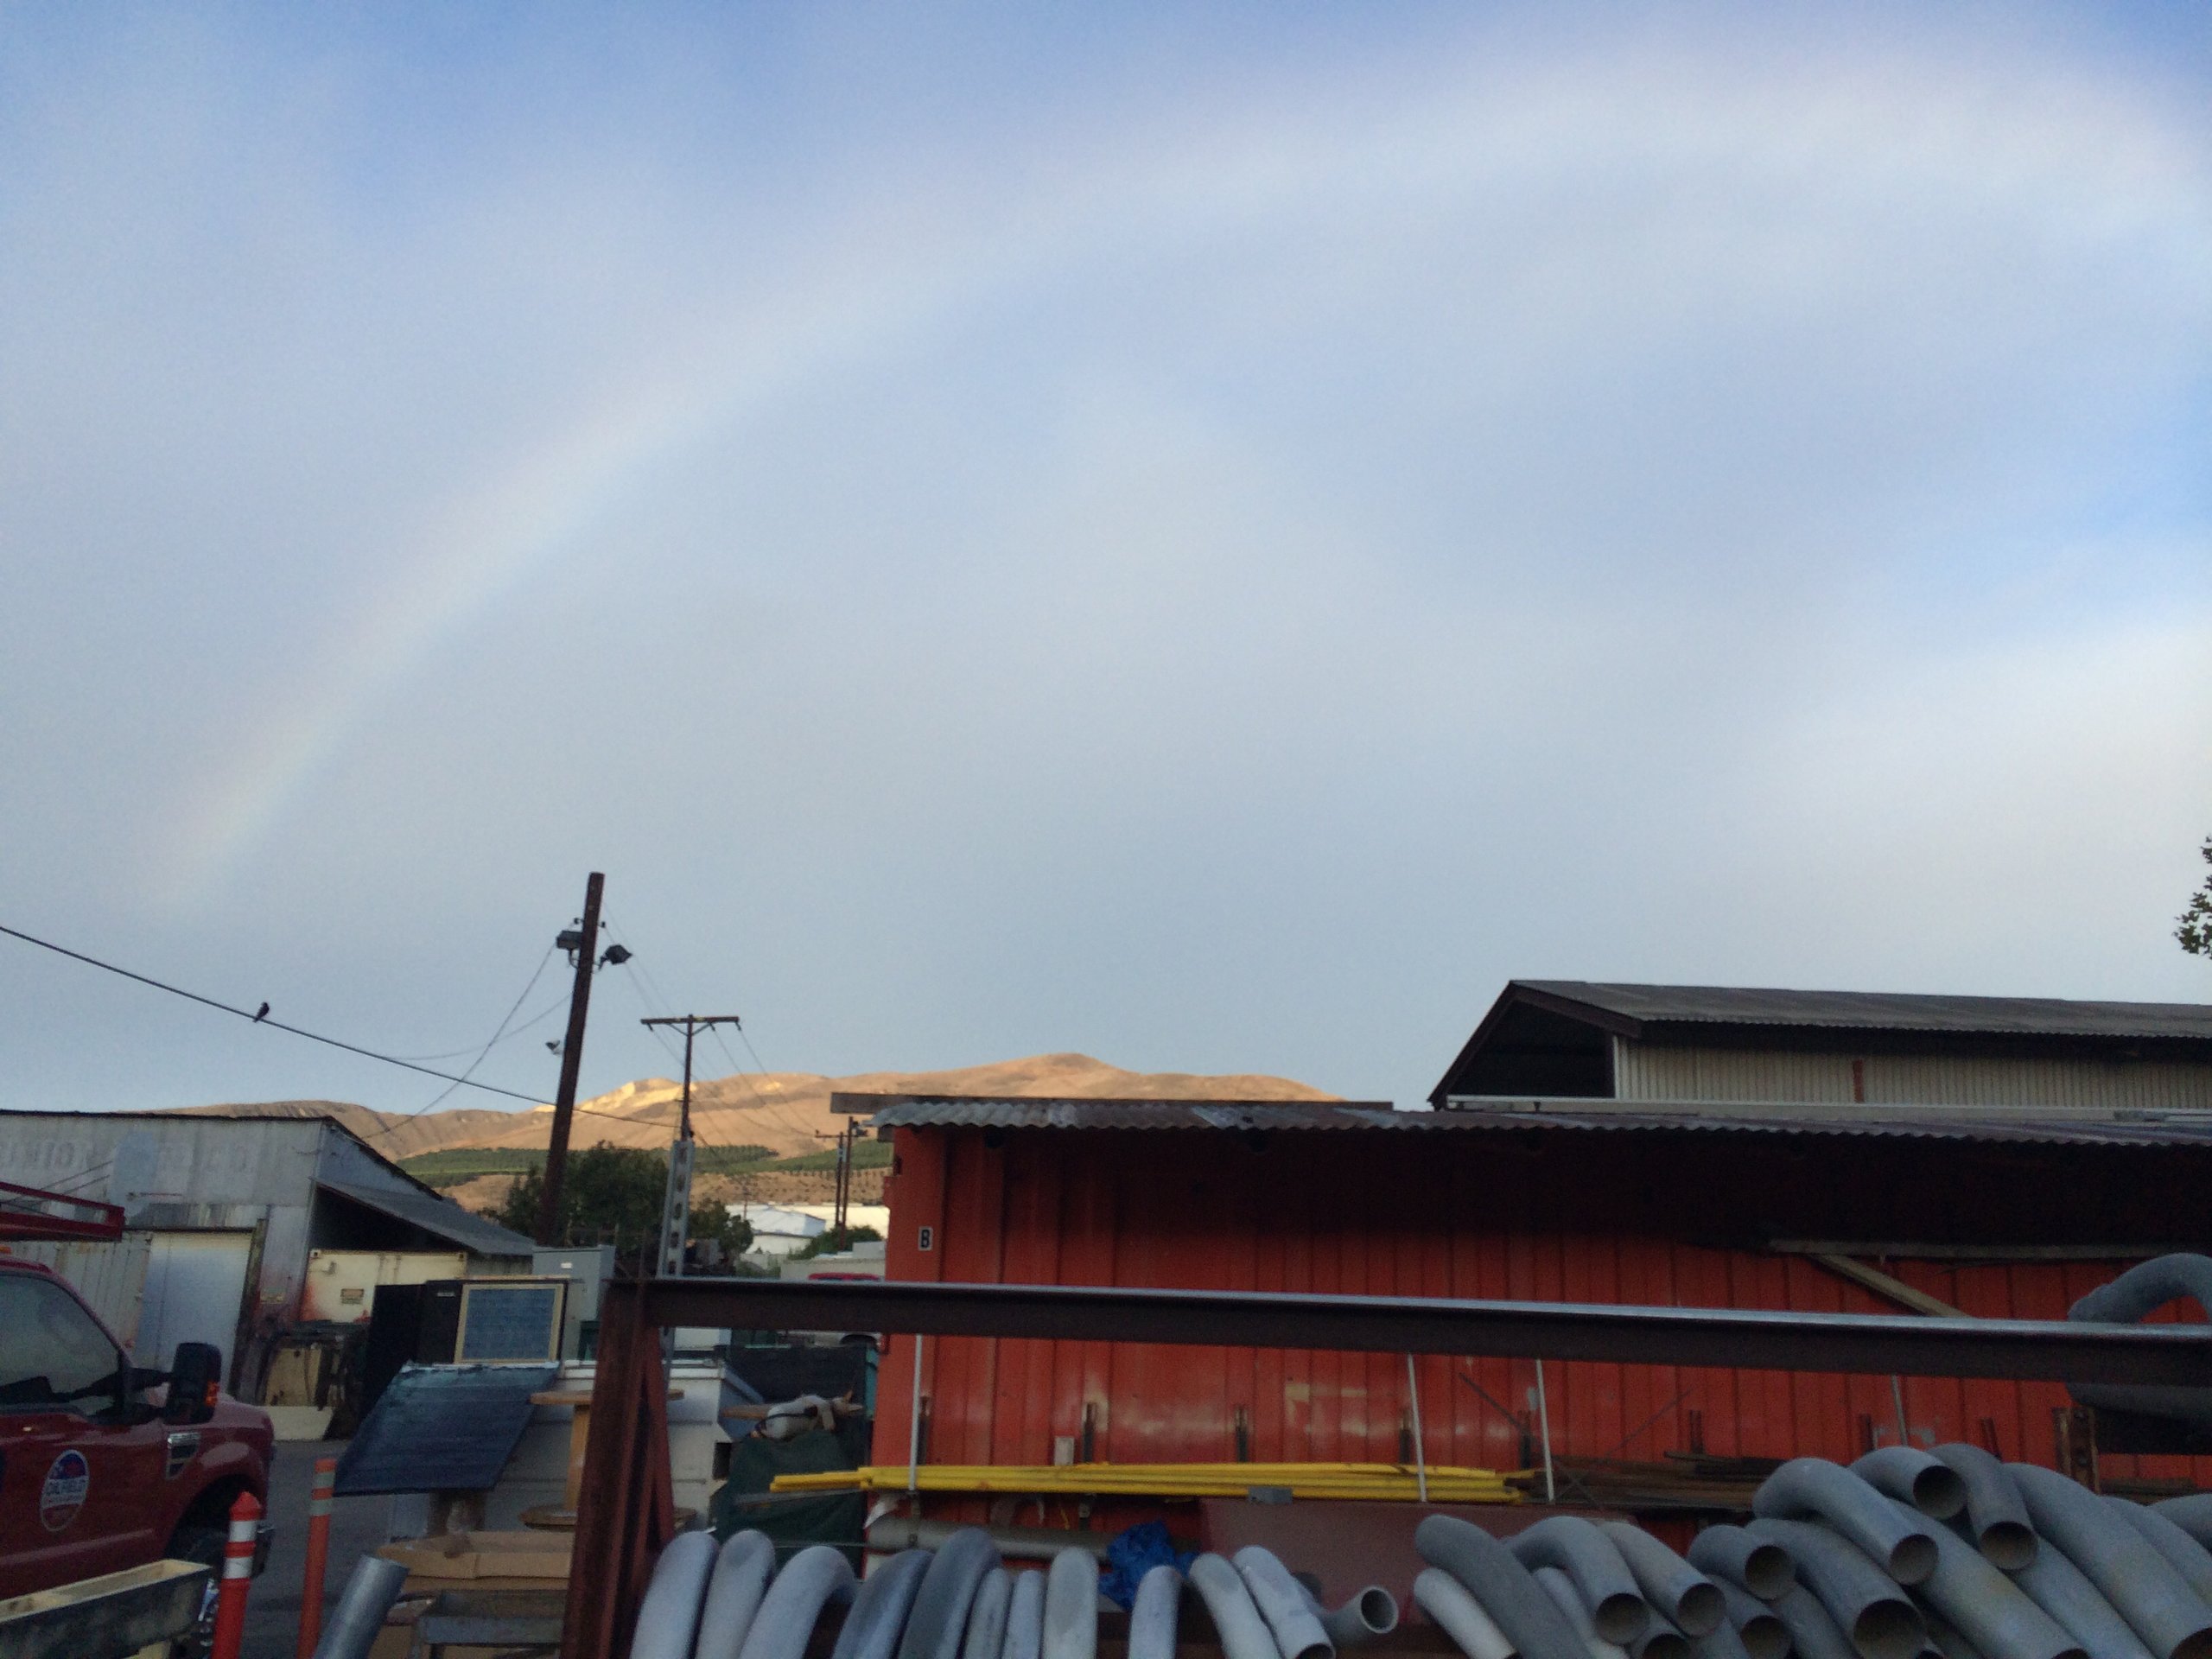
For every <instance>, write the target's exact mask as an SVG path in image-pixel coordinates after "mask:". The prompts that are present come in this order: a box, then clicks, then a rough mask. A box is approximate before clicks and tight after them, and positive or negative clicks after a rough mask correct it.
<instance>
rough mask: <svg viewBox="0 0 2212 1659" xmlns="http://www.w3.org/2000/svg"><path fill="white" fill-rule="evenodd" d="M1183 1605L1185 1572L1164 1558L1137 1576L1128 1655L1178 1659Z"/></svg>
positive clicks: (1134, 1658) (1139, 1658)
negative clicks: (1177, 1638) (1178, 1621)
mask: <svg viewBox="0 0 2212 1659" xmlns="http://www.w3.org/2000/svg"><path fill="white" fill-rule="evenodd" d="M1182 1605H1183V1575H1182V1574H1181V1573H1178V1572H1177V1571H1176V1570H1175V1569H1174V1568H1173V1567H1170V1566H1168V1565H1167V1563H1166V1562H1165V1561H1162V1562H1160V1565H1159V1566H1157V1567H1152V1568H1150V1569H1149V1570H1147V1572H1146V1573H1145V1575H1144V1577H1142V1578H1141V1579H1140V1580H1137V1597H1136V1600H1135V1601H1134V1602H1132V1603H1131V1604H1130V1605H1129V1649H1128V1659H1175V1624H1176V1618H1177V1615H1178V1613H1179V1611H1180V1610H1181V1607H1182Z"/></svg>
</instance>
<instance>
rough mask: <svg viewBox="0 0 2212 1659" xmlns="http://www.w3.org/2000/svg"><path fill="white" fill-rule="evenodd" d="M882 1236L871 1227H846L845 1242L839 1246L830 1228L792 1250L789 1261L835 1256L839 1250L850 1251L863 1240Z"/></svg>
mask: <svg viewBox="0 0 2212 1659" xmlns="http://www.w3.org/2000/svg"><path fill="white" fill-rule="evenodd" d="M882 1236H883V1235H882V1234H881V1233H879V1232H877V1231H876V1230H875V1229H874V1228H873V1227H848V1228H846V1229H845V1242H844V1243H842V1245H841V1244H839V1243H838V1242H837V1230H836V1228H835V1227H832V1228H831V1229H830V1230H829V1231H828V1232H826V1233H817V1234H816V1235H815V1236H813V1237H812V1238H810V1239H808V1240H807V1241H806V1243H804V1244H802V1245H800V1246H799V1247H798V1249H795V1250H793V1251H792V1252H791V1260H792V1261H794V1262H810V1261H812V1260H813V1259H814V1258H815V1257H816V1256H817V1255H836V1254H837V1252H838V1251H839V1250H841V1249H851V1248H852V1247H853V1246H854V1245H855V1244H858V1243H861V1242H862V1241H863V1240H867V1239H877V1238H881V1237H882Z"/></svg>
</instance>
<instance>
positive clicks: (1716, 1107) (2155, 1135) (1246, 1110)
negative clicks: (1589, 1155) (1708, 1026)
mask: <svg viewBox="0 0 2212 1659" xmlns="http://www.w3.org/2000/svg"><path fill="white" fill-rule="evenodd" d="M886 1102H887V1103H886V1104H885V1105H884V1106H883V1107H882V1108H881V1109H879V1110H878V1111H877V1112H876V1113H875V1114H874V1116H873V1117H872V1118H871V1119H870V1122H871V1123H872V1124H873V1125H874V1127H875V1128H879V1129H896V1128H1001V1129H1017V1128H1018V1129H1135V1130H1168V1129H1183V1130H1189V1129H1215V1130H1223V1131H1228V1132H1231V1133H1247V1132H1251V1131H1255V1130H1274V1131H1276V1132H1297V1131H1315V1130H1335V1131H1338V1132H1343V1131H1347V1130H1365V1131H1369V1132H1383V1133H1388V1132H1393V1131H1395V1132H1405V1133H1414V1134H1446V1135H1450V1134H1470V1133H1473V1134H1498V1133H1512V1132H1522V1133H1525V1132H1530V1131H1534V1132H1538V1133H1541V1132H1544V1131H1548V1130H1554V1129H1557V1130H1580V1131H1584V1132H1604V1133H1611V1134H1669V1135H1672V1134H1681V1133H1685V1132H1690V1133H1697V1134H1709V1135H1732V1134H1733V1135H1902V1136H1914V1137H1919V1138H1923V1139H1927V1140H1941V1141H2017V1142H2021V1143H2025V1144H2038V1145H2052V1146H2196V1145H2203V1146H2212V1115H2207V1114H2189V1115H2183V1114H2178V1113H2177V1114H2174V1115H2172V1116H2150V1115H2147V1114H2146V1115H2144V1116H2140V1117H2137V1116H2126V1117H2122V1116H2087V1115H2083V1114H2079V1113H2076V1114H2071V1115H2062V1114H2058V1113H2043V1112H2037V1111H2032V1110H2019V1111H2007V1110H2005V1109H2001V1108H2000V1109H1984V1108H1976V1109H1971V1110H1967V1111H1961V1112H1957V1113H1938V1112H1929V1111H1928V1110H1926V1109H1918V1108H1906V1109H1898V1108H1887V1109H1885V1108H1880V1107H1873V1108H1869V1107H1863V1106H1856V1107H1853V1108H1850V1109H1847V1110H1840V1109H1836V1108H1834V1107H1810V1108H1808V1107H1803V1106H1796V1105H1791V1104H1789V1103H1751V1104H1749V1105H1745V1104H1744V1103H1738V1102H1732V1101H1730V1102H1712V1103H1694V1104H1690V1105H1687V1106H1686V1105H1684V1104H1682V1103H1678V1102H1672V1101H1669V1102H1657V1101H1643V1102H1638V1101H1618V1102H1615V1101H1605V1102H1596V1101H1588V1100H1567V1101H1558V1102H1551V1101H1516V1102H1510V1103H1508V1102H1497V1103H1490V1104H1486V1105H1484V1106H1480V1107H1461V1108H1459V1109H1454V1110H1451V1111H1440V1112H1437V1111H1431V1112H1422V1111H1404V1112H1402V1111H1395V1110H1393V1109H1390V1108H1389V1106H1387V1105H1382V1104H1377V1103H1365V1102H1359V1103H1351V1102H1345V1103H1337V1102H1330V1103H1319V1102H1306V1101H1298V1102H1277V1101H1194V1100H1054V1099H1038V1098H1030V1097H1020V1096H918V1095H904V1096H886Z"/></svg>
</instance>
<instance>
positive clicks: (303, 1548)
mask: <svg viewBox="0 0 2212 1659" xmlns="http://www.w3.org/2000/svg"><path fill="white" fill-rule="evenodd" d="M343 1450H345V1447H344V1446H341V1445H340V1444H339V1443H338V1442H336V1441H334V1440H279V1441H278V1442H277V1459H276V1465H275V1467H273V1468H272V1469H270V1471H269V1519H270V1523H271V1524H272V1525H273V1526H275V1528H276V1529H277V1533H276V1537H275V1539H274V1541H272V1543H271V1545H270V1551H269V1566H268V1568H267V1570H265V1571H264V1573H262V1575H261V1576H260V1577H259V1578H257V1579H256V1580H254V1581H253V1594H252V1595H251V1598H249V1599H248V1600H247V1602H246V1613H245V1654H244V1656H243V1659H292V1656H293V1654H294V1652H295V1651H296V1649H297V1646H298V1643H299V1639H300V1602H301V1593H302V1589H303V1587H304V1583H305V1580H306V1576H307V1559H308V1490H309V1488H310V1487H311V1486H312V1485H313V1484H314V1477H315V1459H317V1458H334V1457H336V1456H337V1455H338V1454H339V1453H340V1452H342V1451H343ZM390 1517H391V1499H390V1498H389V1497H341V1498H340V1499H339V1500H338V1501H337V1503H335V1504H334V1506H333V1507H332V1510H331V1515H330V1554H329V1557H328V1560H327V1562H326V1570H325V1573H324V1578H323V1602H322V1605H323V1610H324V1612H325V1614H326V1616H327V1614H328V1612H329V1611H330V1610H331V1609H333V1608H334V1607H335V1606H336V1605H338V1598H339V1595H340V1592H343V1591H344V1589H345V1587H346V1575H347V1574H348V1573H352V1572H353V1563H354V1562H355V1561H357V1560H359V1559H360V1558H361V1557H362V1556H363V1555H365V1554H367V1553H368V1552H369V1551H370V1550H372V1549H374V1548H376V1547H377V1546H378V1544H381V1543H382V1542H384V1541H385V1536H386V1535H387V1533H388V1531H389V1528H390Z"/></svg>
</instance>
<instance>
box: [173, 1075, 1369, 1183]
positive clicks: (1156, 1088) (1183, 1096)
mask: <svg viewBox="0 0 2212 1659" xmlns="http://www.w3.org/2000/svg"><path fill="white" fill-rule="evenodd" d="M833 1091H836V1092H843V1093H858V1094H914V1095H932V1094H937V1095H1044V1096H1068V1097H1071V1098H1076V1099H1085V1100H1114V1099H1135V1100H1280V1101H1293V1100H1336V1099H1338V1098H1340V1096H1336V1095H1332V1094H1327V1093H1325V1092H1323V1091H1322V1090H1319V1089H1315V1088H1313V1087H1311V1086H1309V1085H1307V1084H1302V1083H1297V1082H1294V1081H1292V1080H1291V1079H1290V1078H1288V1077H1268V1076H1264V1075H1261V1074H1256V1073H1250V1072H1233V1073H1229V1074H1226V1075H1218V1076H1205V1075H1201V1074H1198V1073H1193V1072H1187V1071H1160V1072H1137V1071H1122V1069H1121V1068H1120V1067H1118V1066H1113V1065H1107V1064H1106V1063H1105V1062H1104V1061H1103V1060H1095V1059H1092V1058H1090V1056H1089V1055H1087V1054H1035V1055H1032V1056H1030V1057H1029V1058H1027V1059H1019V1060H1000V1061H997V1062H995V1063H994V1064H991V1065H972V1066H967V1067H964V1068H963V1069H961V1070H958V1071H865V1072H861V1074H859V1075H858V1076H856V1077H823V1076H822V1075H820V1074H819V1073H817V1072H812V1071H773V1072H769V1073H767V1074H766V1075H765V1076H762V1075H753V1074H750V1073H745V1072H741V1073H738V1074H737V1075H735V1076H734V1077H712V1078H707V1079H704V1080H700V1079H694V1080H693V1082H692V1085H691V1127H692V1132H693V1134H694V1135H696V1136H697V1137H698V1140H699V1141H700V1142H701V1144H702V1145H704V1146H710V1147H715V1146H721V1147H737V1146H757V1147H767V1148H769V1149H770V1150H771V1151H772V1152H773V1153H774V1154H776V1155H777V1156H779V1157H793V1156H797V1155H798V1154H803V1153H810V1152H819V1151H821V1150H823V1137H824V1136H827V1135H836V1133H837V1131H838V1130H839V1129H840V1128H842V1127H843V1125H844V1122H845V1120H844V1119H842V1118H841V1117H838V1116H835V1115H834V1114H832V1113H831V1111H830V1110H829V1096H830V1094H831V1093H832V1092H833ZM682 1093H683V1090H682V1086H681V1085H680V1084H676V1083H674V1082H671V1080H670V1079H668V1078H666V1077H641V1078H639V1079H638V1080H637V1081H636V1082H633V1083H626V1084H623V1085H622V1086H621V1087H620V1088H619V1089H615V1090H611V1091H609V1092H608V1093H607V1094H603V1095H600V1096H595V1097H594V1098H593V1099H590V1100H586V1101H580V1102H578V1103H577V1106H578V1113H579V1115H578V1116H577V1118H576V1121H575V1130H574V1131H573V1133H572V1135H571V1144H573V1145H575V1146H585V1147H588V1146H591V1145H594V1144H595V1143H596V1142H598V1141H613V1143H614V1144H615V1145H616V1146H620V1147H654V1148H656V1149H658V1148H659V1147H665V1146H666V1145H667V1144H668V1141H669V1137H670V1136H671V1135H672V1134H673V1133H674V1131H675V1120H676V1112H677V1101H678V1099H679V1097H680V1096H681V1095H682ZM176 1109H177V1110H179V1111H181V1112H198V1113H206V1114H211V1115H213V1116H232V1117H244V1116H282V1117H314V1116H329V1117H334V1118H336V1119H337V1120H338V1121H339V1122H340V1123H343V1124H344V1125H345V1126H346V1128H348V1129H350V1130H352V1131H353V1133H354V1134H355V1135H359V1136H360V1138H361V1139H362V1140H364V1141H367V1142H368V1143H369V1144H370V1145H371V1146H372V1147H375V1148H376V1149H377V1150H378V1152H380V1153H382V1154H384V1155H385V1157H387V1158H391V1159H394V1160H398V1159H404V1158H412V1157H416V1156H417V1155H418V1154H423V1153H428V1152H445V1151H449V1150H453V1149H455V1148H459V1147H527V1148H533V1149H542V1148H543V1147H544V1146H545V1144H546V1141H547V1139H548V1138H549V1136H550V1134H551V1129H552V1117H553V1112H552V1109H551V1108H550V1107H545V1106H539V1107H531V1108H528V1109H522V1110H518V1111H512V1112H505V1111H486V1110H483V1109H479V1108H474V1107H464V1108H461V1109H455V1110H452V1111H442V1112H426V1113H423V1114H422V1115H421V1116H409V1115H408V1114H406V1113H404V1112H378V1111H372V1110H371V1109H369V1108H368V1107H365V1106H356V1105H353V1104H352V1103H348V1102H346V1101H334V1100H280V1101H268V1102H264V1103H258V1104H253V1103H241V1104H236V1105H223V1106H183V1107H179V1108H176Z"/></svg>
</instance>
